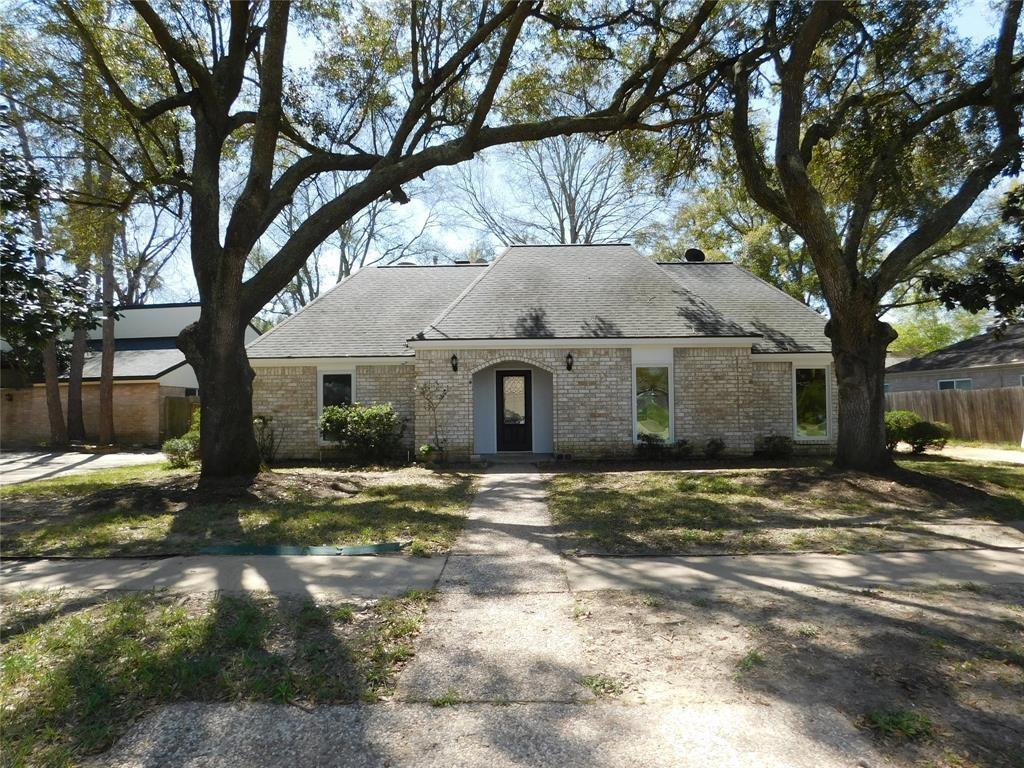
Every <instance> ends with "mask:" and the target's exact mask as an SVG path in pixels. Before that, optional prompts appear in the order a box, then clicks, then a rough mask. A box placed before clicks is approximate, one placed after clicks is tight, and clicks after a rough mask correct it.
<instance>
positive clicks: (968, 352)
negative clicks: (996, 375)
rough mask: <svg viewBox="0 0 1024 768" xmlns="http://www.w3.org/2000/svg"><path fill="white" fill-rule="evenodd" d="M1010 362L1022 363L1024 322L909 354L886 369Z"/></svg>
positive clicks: (934, 368) (932, 368) (897, 370)
mask: <svg viewBox="0 0 1024 768" xmlns="http://www.w3.org/2000/svg"><path fill="white" fill-rule="evenodd" d="M1012 363H1024V323H1018V324H1015V325H1011V326H1010V327H1009V328H1007V329H1006V330H1004V331H1003V332H1002V333H1001V334H999V335H998V336H997V335H996V334H995V333H993V332H986V333H979V334H978V335H977V336H972V337H971V338H969V339H964V340H963V341H960V342H957V343H956V344H951V345H950V346H948V347H943V348H942V349H937V350H935V351H934V352H929V353H928V354H927V355H921V356H920V357H912V358H910V359H909V360H905V361H904V362H902V363H897V364H896V365H893V366H890V367H889V368H887V369H886V373H911V372H913V371H940V370H949V369H957V368H973V367H975V366H979V365H1009V364H1012Z"/></svg>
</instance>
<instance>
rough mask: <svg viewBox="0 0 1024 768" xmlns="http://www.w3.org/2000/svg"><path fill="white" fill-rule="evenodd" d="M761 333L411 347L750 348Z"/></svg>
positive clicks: (415, 344) (419, 345)
mask: <svg viewBox="0 0 1024 768" xmlns="http://www.w3.org/2000/svg"><path fill="white" fill-rule="evenodd" d="M760 339H761V337H760V336H713V337H708V336H679V337H648V338H626V337H614V338H601V339H595V338H591V337H589V336H588V337H585V338H578V339H568V338H558V339H416V340H412V341H409V342H407V344H408V345H409V346H410V347H411V348H412V349H551V348H559V349H580V348H589V347H600V348H615V349H620V348H623V347H750V346H752V345H753V344H754V343H755V342H757V341H760Z"/></svg>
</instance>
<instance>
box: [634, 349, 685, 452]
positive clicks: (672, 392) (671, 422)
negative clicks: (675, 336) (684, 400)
mask: <svg viewBox="0 0 1024 768" xmlns="http://www.w3.org/2000/svg"><path fill="white" fill-rule="evenodd" d="M637 368H668V443H667V444H672V443H674V442H675V441H676V383H675V382H676V377H675V370H674V365H673V361H672V360H668V361H664V362H658V361H655V360H639V361H638V360H636V359H634V360H633V375H632V379H631V381H630V391H631V392H632V393H633V396H632V399H631V400H630V406H629V407H630V410H632V412H633V445H639V444H640V429H639V427H638V425H637V421H636V369H637Z"/></svg>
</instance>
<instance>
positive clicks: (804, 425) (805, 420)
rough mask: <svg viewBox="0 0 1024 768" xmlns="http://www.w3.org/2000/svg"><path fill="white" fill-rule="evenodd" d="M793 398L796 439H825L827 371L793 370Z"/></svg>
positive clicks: (826, 426) (826, 434) (825, 369)
mask: <svg viewBox="0 0 1024 768" xmlns="http://www.w3.org/2000/svg"><path fill="white" fill-rule="evenodd" d="M793 397H794V408H793V411H794V415H795V422H796V424H795V433H796V434H795V436H796V439H797V440H825V439H827V438H828V411H829V408H828V369H827V368H794V369H793Z"/></svg>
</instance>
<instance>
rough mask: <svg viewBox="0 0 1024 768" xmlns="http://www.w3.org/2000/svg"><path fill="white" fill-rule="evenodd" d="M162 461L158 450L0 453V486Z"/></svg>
mask: <svg viewBox="0 0 1024 768" xmlns="http://www.w3.org/2000/svg"><path fill="white" fill-rule="evenodd" d="M161 461H166V457H165V456H164V455H163V454H162V453H160V452H159V451H118V452H116V453H80V452H76V451H53V452H49V453H47V452H40V451H15V452H6V451H5V452H4V453H0V485H14V484H15V483H26V482H28V481H29V480H46V479H48V478H51V477H62V476H64V475H73V474H77V473H79V472H90V471H93V470H97V469H114V468H116V467H133V466H137V465H139V464H154V463H157V462H161Z"/></svg>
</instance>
